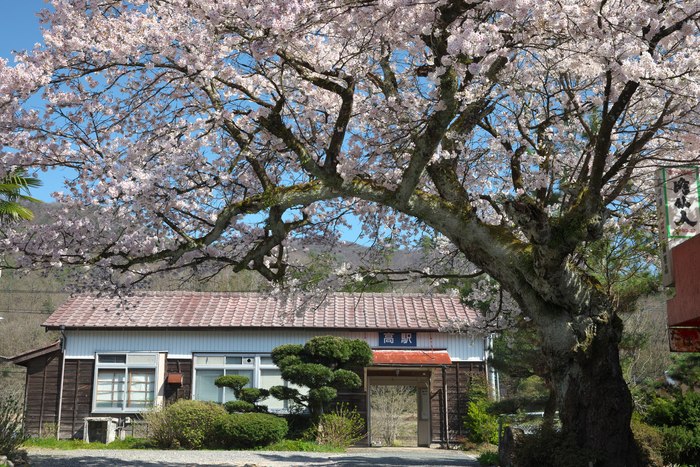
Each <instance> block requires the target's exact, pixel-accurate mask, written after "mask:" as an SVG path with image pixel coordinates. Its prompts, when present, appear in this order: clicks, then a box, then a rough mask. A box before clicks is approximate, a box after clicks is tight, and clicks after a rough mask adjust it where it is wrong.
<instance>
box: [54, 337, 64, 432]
mask: <svg viewBox="0 0 700 467" xmlns="http://www.w3.org/2000/svg"><path fill="white" fill-rule="evenodd" d="M59 329H60V331H61V380H60V381H61V382H60V383H59V384H60V385H59V387H58V419H57V420H56V439H59V438H60V436H61V412H62V409H63V379H64V375H65V374H66V327H65V326H63V325H62V326H61V327H60V328H59Z"/></svg>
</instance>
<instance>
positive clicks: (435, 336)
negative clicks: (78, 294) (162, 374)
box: [65, 329, 484, 361]
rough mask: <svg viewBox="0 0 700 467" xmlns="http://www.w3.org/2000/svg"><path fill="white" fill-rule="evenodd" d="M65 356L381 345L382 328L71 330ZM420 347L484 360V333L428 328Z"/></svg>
mask: <svg viewBox="0 0 700 467" xmlns="http://www.w3.org/2000/svg"><path fill="white" fill-rule="evenodd" d="M65 334H66V358H94V356H95V353H96V352H106V351H113V352H129V351H131V352H138V351H154V352H168V358H191V357H192V353H199V352H229V353H269V352H270V351H271V350H272V349H273V348H275V347H276V346H278V345H281V344H303V343H305V342H306V341H307V340H309V339H311V338H312V337H314V336H319V335H335V336H342V337H349V338H353V339H363V340H365V341H366V342H367V343H368V344H369V345H370V347H377V346H378V345H379V332H378V331H374V332H371V331H367V332H341V331H337V332H333V331H325V330H313V331H311V330H309V331H307V330H289V329H279V330H249V329H242V330H227V331H217V330H188V331H181V330H177V331H155V330H154V331H127V330H124V331H122V330H102V331H92V330H90V331H87V330H69V331H66V333H65ZM417 348H421V349H447V351H448V353H449V354H450V357H451V358H452V359H453V360H464V361H482V360H484V338H483V337H482V336H478V335H476V336H468V335H465V334H447V333H425V332H419V333H418V335H417Z"/></svg>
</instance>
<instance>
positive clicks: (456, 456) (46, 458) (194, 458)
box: [28, 448, 479, 467]
mask: <svg viewBox="0 0 700 467" xmlns="http://www.w3.org/2000/svg"><path fill="white" fill-rule="evenodd" d="M28 452H29V459H30V463H31V465H32V466H38V467H74V466H91V467H93V466H94V467H111V466H127V465H128V466H137V467H161V466H172V467H175V466H204V465H231V466H247V467H263V466H265V467H267V466H313V467H326V466H334V467H337V466H358V467H370V466H372V467H383V466H468V467H478V465H479V463H478V462H476V460H475V457H474V456H472V455H469V454H466V453H464V452H462V451H454V450H443V449H428V448H351V449H348V451H347V452H345V453H328V452H281V451H158V450H146V449H143V450H141V449H129V450H126V449H125V450H89V449H78V450H74V451H60V450H53V449H37V448H31V449H28Z"/></svg>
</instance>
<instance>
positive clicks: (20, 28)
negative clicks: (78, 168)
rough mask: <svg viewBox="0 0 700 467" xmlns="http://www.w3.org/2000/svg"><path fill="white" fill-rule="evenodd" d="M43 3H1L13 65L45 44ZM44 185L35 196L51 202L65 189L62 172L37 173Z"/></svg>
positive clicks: (0, 20) (0, 32) (0, 25)
mask: <svg viewBox="0 0 700 467" xmlns="http://www.w3.org/2000/svg"><path fill="white" fill-rule="evenodd" d="M47 7H48V5H47V4H46V3H45V2H44V1H43V0H0V57H3V58H4V59H7V60H8V61H9V62H10V63H12V51H13V50H16V51H19V50H26V49H31V48H32V47H34V44H36V43H37V42H41V40H42V39H41V28H40V25H39V18H37V16H36V14H37V13H38V12H39V11H40V10H42V9H44V8H47ZM37 175H38V176H39V178H40V179H41V180H42V182H43V184H44V185H43V186H42V187H41V188H38V189H34V190H32V196H35V197H37V198H39V199H42V200H44V201H51V193H52V192H54V191H59V190H61V188H62V180H63V175H62V172H59V171H52V172H40V173H38V174H37Z"/></svg>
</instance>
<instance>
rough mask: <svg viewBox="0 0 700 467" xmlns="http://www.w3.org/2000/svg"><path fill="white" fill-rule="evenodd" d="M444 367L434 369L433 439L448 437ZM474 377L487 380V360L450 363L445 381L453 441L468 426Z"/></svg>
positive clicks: (449, 426)
mask: <svg viewBox="0 0 700 467" xmlns="http://www.w3.org/2000/svg"><path fill="white" fill-rule="evenodd" d="M442 374H443V373H442V369H441V368H435V369H434V370H433V377H432V387H431V388H430V395H431V400H430V403H431V412H432V419H431V427H432V433H433V441H435V442H439V441H444V440H445V439H446V436H445V429H444V422H443V421H442V414H443V413H444V411H445V409H444V407H445V402H444V394H443V392H442V389H443V384H442V382H443V379H442ZM472 378H482V379H483V380H484V382H485V381H486V368H485V366H484V363H483V362H455V363H453V364H452V365H449V366H447V368H446V370H445V381H446V383H447V422H448V431H449V435H450V440H452V439H454V437H455V436H459V435H462V434H463V432H464V426H463V423H462V420H463V418H464V414H465V412H466V408H467V403H468V401H469V383H470V381H471V379H472Z"/></svg>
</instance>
